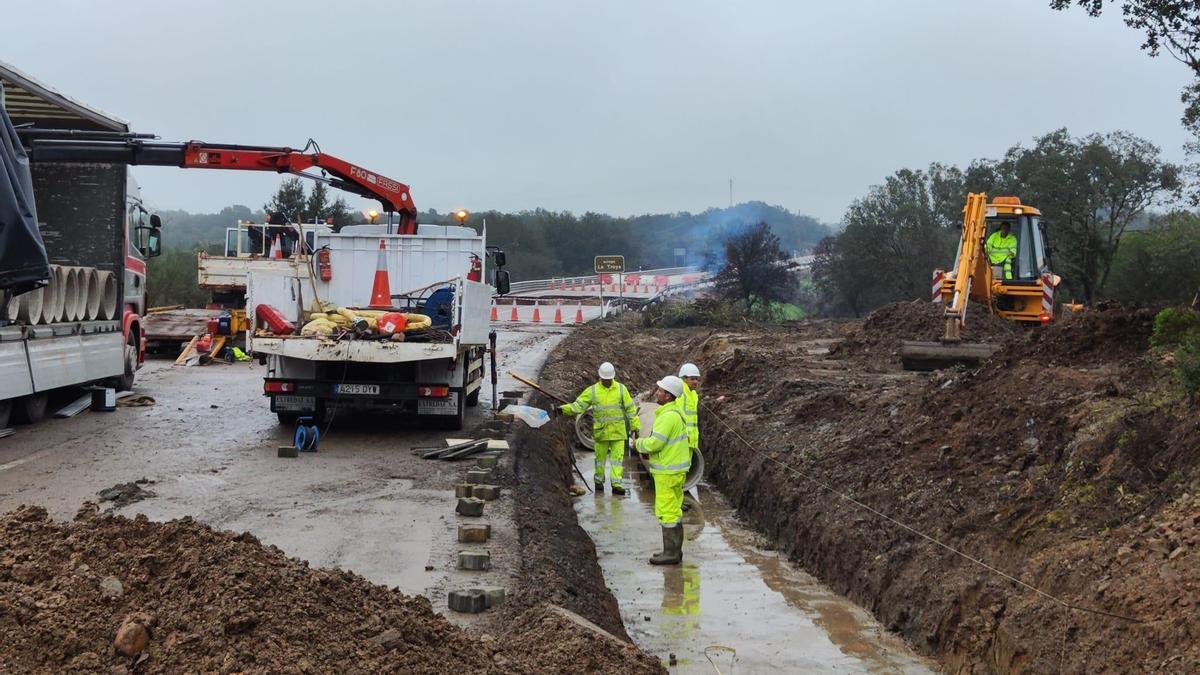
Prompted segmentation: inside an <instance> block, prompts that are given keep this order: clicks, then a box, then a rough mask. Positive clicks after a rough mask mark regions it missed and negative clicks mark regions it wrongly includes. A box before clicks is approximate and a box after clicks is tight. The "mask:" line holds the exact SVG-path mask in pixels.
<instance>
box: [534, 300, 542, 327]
mask: <svg viewBox="0 0 1200 675" xmlns="http://www.w3.org/2000/svg"><path fill="white" fill-rule="evenodd" d="M539 305H540V303H538V302H534V303H533V322H534V323H541V322H542V310H541V308H540V306H539Z"/></svg>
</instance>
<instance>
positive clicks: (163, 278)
mask: <svg viewBox="0 0 1200 675" xmlns="http://www.w3.org/2000/svg"><path fill="white" fill-rule="evenodd" d="M146 274H147V279H146V291H147V294H148V296H149V300H150V305H151V306H164V305H186V306H188V307H203V306H204V304H205V303H206V302H208V295H207V293H206V292H205V291H204V290H203V289H201V288H200V287H199V286H198V285H197V283H196V279H197V276H196V252H195V251H189V250H184V249H178V248H176V249H168V250H165V251H163V253H162V255H160V256H159V257H157V258H151V259H150V261H149V262H148V263H147V264H146Z"/></svg>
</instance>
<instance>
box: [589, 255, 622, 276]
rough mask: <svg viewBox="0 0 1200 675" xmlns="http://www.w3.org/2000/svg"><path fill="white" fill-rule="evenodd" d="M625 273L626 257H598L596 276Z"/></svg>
mask: <svg viewBox="0 0 1200 675" xmlns="http://www.w3.org/2000/svg"><path fill="white" fill-rule="evenodd" d="M624 271H625V256H623V255H598V256H596V274H605V273H607V274H613V273H616V274H621V273H623V272H624Z"/></svg>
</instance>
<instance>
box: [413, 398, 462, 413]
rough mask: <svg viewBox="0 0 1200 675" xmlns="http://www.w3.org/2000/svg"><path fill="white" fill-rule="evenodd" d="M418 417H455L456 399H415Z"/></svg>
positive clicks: (456, 411) (456, 410)
mask: <svg viewBox="0 0 1200 675" xmlns="http://www.w3.org/2000/svg"><path fill="white" fill-rule="evenodd" d="M417 414H418V415H457V414H458V397H457V396H451V397H450V398H419V399H417Z"/></svg>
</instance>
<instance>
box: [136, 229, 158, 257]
mask: <svg viewBox="0 0 1200 675" xmlns="http://www.w3.org/2000/svg"><path fill="white" fill-rule="evenodd" d="M137 233H138V240H139V242H140V243H139V245H138V251H140V252H141V254H142V257H143V258H154V257H157V256H158V255H159V254H161V253H162V230H160V229H159V228H157V227H146V226H144V225H142V226H139V227H138V228H137Z"/></svg>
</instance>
